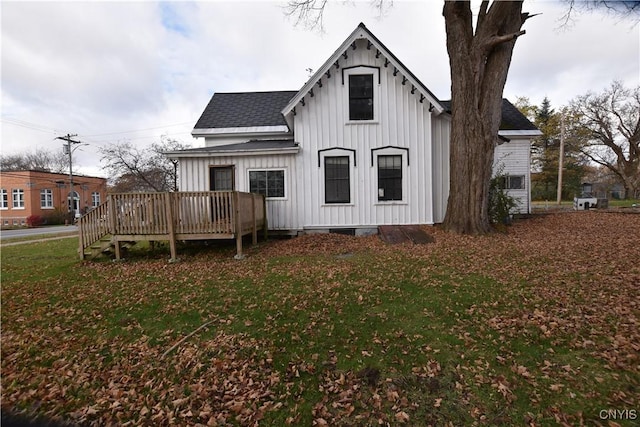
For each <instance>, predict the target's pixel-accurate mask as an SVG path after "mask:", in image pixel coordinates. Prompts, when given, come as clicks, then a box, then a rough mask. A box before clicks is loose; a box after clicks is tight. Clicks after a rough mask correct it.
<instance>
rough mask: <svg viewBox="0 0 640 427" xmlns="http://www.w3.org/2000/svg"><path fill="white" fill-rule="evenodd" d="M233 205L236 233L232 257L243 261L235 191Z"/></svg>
mask: <svg viewBox="0 0 640 427" xmlns="http://www.w3.org/2000/svg"><path fill="white" fill-rule="evenodd" d="M233 205H234V207H233V213H234V216H235V218H234V220H235V221H234V222H235V233H236V255H235V256H234V258H235V259H243V258H244V255H243V254H242V220H241V218H240V193H238V192H237V191H234V192H233Z"/></svg>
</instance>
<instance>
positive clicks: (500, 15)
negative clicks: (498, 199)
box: [443, 1, 528, 234]
mask: <svg viewBox="0 0 640 427" xmlns="http://www.w3.org/2000/svg"><path fill="white" fill-rule="evenodd" d="M443 15H444V18H445V24H446V31H447V50H448V52H449V63H450V67H451V108H452V122H451V142H450V144H451V148H450V152H451V155H450V174H451V176H450V190H449V200H448V204H447V213H446V216H445V219H444V227H445V229H447V230H450V231H454V232H457V233H464V234H483V233H487V232H489V231H490V230H491V225H490V223H489V213H488V206H489V205H488V201H489V182H490V180H491V173H492V164H493V154H494V149H495V146H496V144H497V142H498V130H499V127H500V120H501V110H502V92H503V90H504V85H505V82H506V79H507V73H508V71H509V65H510V63H511V55H512V52H513V47H514V45H515V40H516V38H517V37H518V36H520V35H522V34H524V31H521V27H522V24H523V23H524V21H525V20H526V19H527V17H528V14H523V13H522V1H495V2H493V3H492V4H491V6H490V7H489V2H488V1H483V2H482V4H481V6H480V11H479V13H478V19H477V24H476V30H475V33H474V30H473V16H472V12H471V5H470V3H469V2H467V1H447V2H445V5H444V9H443Z"/></svg>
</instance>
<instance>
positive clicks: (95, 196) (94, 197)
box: [91, 191, 100, 208]
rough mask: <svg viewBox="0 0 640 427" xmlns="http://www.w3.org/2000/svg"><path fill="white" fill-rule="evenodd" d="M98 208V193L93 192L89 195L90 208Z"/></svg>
mask: <svg viewBox="0 0 640 427" xmlns="http://www.w3.org/2000/svg"><path fill="white" fill-rule="evenodd" d="M98 206H100V193H99V192H97V191H94V192H93V193H91V207H93V208H97V207H98Z"/></svg>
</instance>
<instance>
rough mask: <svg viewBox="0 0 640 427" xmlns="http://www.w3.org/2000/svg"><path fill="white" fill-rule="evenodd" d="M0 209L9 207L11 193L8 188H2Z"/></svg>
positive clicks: (0, 191) (0, 190)
mask: <svg viewBox="0 0 640 427" xmlns="http://www.w3.org/2000/svg"><path fill="white" fill-rule="evenodd" d="M0 209H9V193H8V192H7V190H6V189H4V188H3V189H0Z"/></svg>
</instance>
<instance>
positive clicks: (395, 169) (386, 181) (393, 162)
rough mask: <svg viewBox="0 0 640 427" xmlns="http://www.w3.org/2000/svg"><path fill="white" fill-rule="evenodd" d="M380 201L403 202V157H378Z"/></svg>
mask: <svg viewBox="0 0 640 427" xmlns="http://www.w3.org/2000/svg"><path fill="white" fill-rule="evenodd" d="M378 200H380V201H386V200H402V156H397V155H396V156H378Z"/></svg>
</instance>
